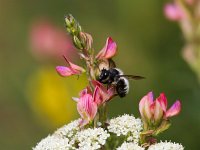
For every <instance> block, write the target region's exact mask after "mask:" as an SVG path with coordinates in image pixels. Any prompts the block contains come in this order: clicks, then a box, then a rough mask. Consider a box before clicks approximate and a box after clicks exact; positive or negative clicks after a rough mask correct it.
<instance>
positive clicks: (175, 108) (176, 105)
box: [166, 100, 181, 118]
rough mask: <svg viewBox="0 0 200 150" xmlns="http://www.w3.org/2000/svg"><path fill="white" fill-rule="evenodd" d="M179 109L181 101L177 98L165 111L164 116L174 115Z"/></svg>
mask: <svg viewBox="0 0 200 150" xmlns="http://www.w3.org/2000/svg"><path fill="white" fill-rule="evenodd" d="M180 111H181V102H180V101H179V100H177V101H176V102H175V103H174V104H173V105H172V106H171V107H170V109H169V110H167V112H166V117H167V118H168V117H173V116H175V115H178V114H179V113H180Z"/></svg>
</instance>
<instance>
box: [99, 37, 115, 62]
mask: <svg viewBox="0 0 200 150" xmlns="http://www.w3.org/2000/svg"><path fill="white" fill-rule="evenodd" d="M116 52H117V44H116V43H115V42H114V41H113V40H112V38H111V37H108V38H107V41H106V44H105V46H104V48H103V49H102V50H101V51H100V52H99V53H98V54H97V56H96V58H97V59H109V58H112V57H113V56H115V55H116Z"/></svg>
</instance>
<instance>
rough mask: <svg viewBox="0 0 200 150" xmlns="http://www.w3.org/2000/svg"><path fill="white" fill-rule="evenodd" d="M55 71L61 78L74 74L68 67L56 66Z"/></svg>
mask: <svg viewBox="0 0 200 150" xmlns="http://www.w3.org/2000/svg"><path fill="white" fill-rule="evenodd" d="M56 71H57V72H58V74H59V75H61V76H63V77H67V76H71V75H73V74H74V72H73V70H71V68H69V67H64V66H57V67H56Z"/></svg>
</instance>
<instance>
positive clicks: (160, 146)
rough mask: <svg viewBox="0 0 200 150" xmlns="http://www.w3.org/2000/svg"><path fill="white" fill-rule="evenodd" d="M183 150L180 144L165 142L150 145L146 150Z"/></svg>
mask: <svg viewBox="0 0 200 150" xmlns="http://www.w3.org/2000/svg"><path fill="white" fill-rule="evenodd" d="M183 149H184V147H183V146H182V145H181V144H178V143H172V142H167V141H165V142H160V143H157V144H154V145H151V146H150V147H149V149H148V150H183Z"/></svg>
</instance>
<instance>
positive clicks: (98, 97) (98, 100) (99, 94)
mask: <svg viewBox="0 0 200 150" xmlns="http://www.w3.org/2000/svg"><path fill="white" fill-rule="evenodd" d="M93 101H94V102H95V103H96V104H97V105H101V104H102V103H103V95H102V92H101V90H100V88H99V87H98V86H96V88H95V90H94V94H93Z"/></svg>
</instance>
